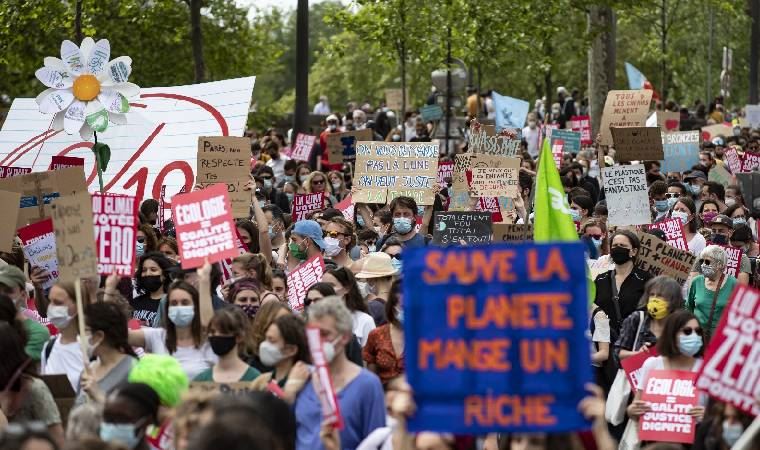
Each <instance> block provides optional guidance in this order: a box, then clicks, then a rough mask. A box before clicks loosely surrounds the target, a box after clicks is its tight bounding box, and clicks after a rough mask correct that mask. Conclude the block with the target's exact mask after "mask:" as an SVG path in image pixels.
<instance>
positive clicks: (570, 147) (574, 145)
mask: <svg viewBox="0 0 760 450" xmlns="http://www.w3.org/2000/svg"><path fill="white" fill-rule="evenodd" d="M557 140H562V142H563V146H562V151H563V152H565V153H576V154H577V153H578V152H580V151H581V133H580V132H578V131H570V130H561V129H559V128H557V129H554V130H552V136H551V146H552V148H554V143H555V142H556V141H557Z"/></svg>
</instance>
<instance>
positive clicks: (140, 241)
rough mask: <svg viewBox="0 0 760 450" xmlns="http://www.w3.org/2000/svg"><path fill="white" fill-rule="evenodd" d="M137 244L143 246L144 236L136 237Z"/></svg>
mask: <svg viewBox="0 0 760 450" xmlns="http://www.w3.org/2000/svg"><path fill="white" fill-rule="evenodd" d="M137 242H139V243H141V244H144V243H145V236H137Z"/></svg>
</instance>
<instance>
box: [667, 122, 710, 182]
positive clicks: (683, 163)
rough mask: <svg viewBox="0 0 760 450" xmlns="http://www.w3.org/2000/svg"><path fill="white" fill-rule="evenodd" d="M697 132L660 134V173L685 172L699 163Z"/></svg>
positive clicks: (698, 138) (699, 137)
mask: <svg viewBox="0 0 760 450" xmlns="http://www.w3.org/2000/svg"><path fill="white" fill-rule="evenodd" d="M701 139H702V138H701V136H700V134H699V131H677V132H674V133H662V152H663V154H664V155H665V158H664V160H662V161H660V172H662V173H668V172H686V171H687V170H691V167H692V166H694V165H696V164H698V163H699V144H700V143H701Z"/></svg>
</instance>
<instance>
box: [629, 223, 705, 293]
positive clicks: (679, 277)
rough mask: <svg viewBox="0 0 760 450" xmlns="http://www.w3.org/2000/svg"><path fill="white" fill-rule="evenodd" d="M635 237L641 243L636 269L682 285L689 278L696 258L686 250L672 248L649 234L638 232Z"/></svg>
mask: <svg viewBox="0 0 760 450" xmlns="http://www.w3.org/2000/svg"><path fill="white" fill-rule="evenodd" d="M636 235H637V236H638V237H639V240H640V241H641V247H640V248H639V254H638V256H637V257H636V261H635V265H636V267H637V268H639V269H641V270H644V271H647V272H649V273H650V274H652V276H653V277H656V276H657V275H668V276H670V277H672V278H674V279H675V280H676V281H677V282H678V284H681V285H683V284H684V283H685V282H686V280H687V279H688V278H689V272H691V268H692V267H694V261H696V259H697V257H696V256H694V255H693V254H692V253H691V252H689V251H687V250H679V249H677V248H675V247H672V246H670V245H668V244H667V243H666V242H665V241H663V240H661V239H660V238H658V237H657V236H653V235H651V234H649V233H644V232H641V231H638V232H636Z"/></svg>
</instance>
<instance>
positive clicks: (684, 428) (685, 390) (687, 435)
mask: <svg viewBox="0 0 760 450" xmlns="http://www.w3.org/2000/svg"><path fill="white" fill-rule="evenodd" d="M694 376H695V373H694V372H688V371H684V370H652V371H651V372H649V376H648V377H647V379H646V380H644V389H643V391H642V393H641V400H643V401H645V402H648V403H649V407H650V410H649V411H648V412H646V413H644V415H643V416H641V418H640V419H639V439H641V440H642V441H654V442H682V443H685V444H691V443H692V442H694V432H695V431H696V428H697V424H696V423H695V422H694V418H693V417H692V416H690V415H689V411H690V410H691V408H692V407H694V406H695V405H696V404H697V401H698V397H697V390H696V388H695V387H694Z"/></svg>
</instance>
